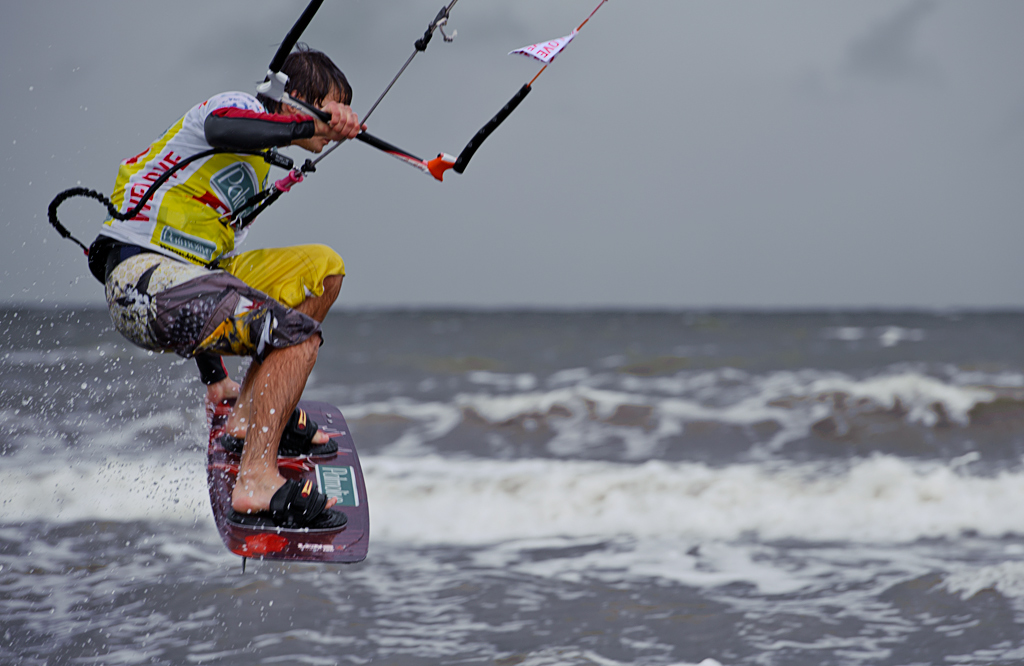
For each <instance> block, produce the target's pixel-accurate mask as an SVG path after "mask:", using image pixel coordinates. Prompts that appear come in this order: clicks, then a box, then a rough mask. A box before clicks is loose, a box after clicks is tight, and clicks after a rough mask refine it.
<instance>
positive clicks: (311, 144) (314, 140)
mask: <svg viewBox="0 0 1024 666" xmlns="http://www.w3.org/2000/svg"><path fill="white" fill-rule="evenodd" d="M293 97H295V99H297V100H299V101H302V102H305V101H306V100H304V99H302V97H301V96H300V95H293ZM327 101H332V102H338V103H341V94H340V93H339V92H338V89H337V88H331V92H330V94H329V95H327V97H326V98H325V99H324V102H327ZM321 106H322V105H321ZM282 113H284V114H285V115H299V116H304V115H306V114H305V113H304V112H302V111H299V110H298V109H296V108H295V107H294V106H291V105H289V104H285V105H283V106H282ZM330 142H331V140H330V139H328V138H326V137H322V136H313V137H310V138H308V139H299V140H298V141H296V142H295V143H294V145H296V146H299V147H300V148H305V149H306V150H308V151H309V152H311V153H319V152H320V151H322V150H323V149H324V147H325V146H326V145H327V144H329V143H330Z"/></svg>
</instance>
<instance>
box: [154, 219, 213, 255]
mask: <svg viewBox="0 0 1024 666" xmlns="http://www.w3.org/2000/svg"><path fill="white" fill-rule="evenodd" d="M160 243H161V244H162V245H165V246H167V247H169V248H171V249H176V250H180V251H182V252H185V253H187V254H190V255H192V256H195V257H200V258H201V259H202V260H203V261H205V262H207V263H209V261H210V260H211V259H213V253H214V252H216V251H217V244H216V243H212V242H210V241H208V240H205V239H203V238H197V237H195V236H190V235H189V234H186V233H183V232H181V231H178V230H177V229H175V228H174V227H163V228H162V229H161V230H160Z"/></svg>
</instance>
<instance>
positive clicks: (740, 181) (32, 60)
mask: <svg viewBox="0 0 1024 666" xmlns="http://www.w3.org/2000/svg"><path fill="white" fill-rule="evenodd" d="M305 4H306V2H305V1H304V0H288V1H282V0H230V1H229V0H218V1H216V2H211V1H210V0H201V1H200V0H176V1H175V2H140V1H139V0H133V1H131V2H129V1H113V0H109V1H107V0H103V1H100V0H96V1H90V2H81V1H77V0H52V1H51V0H35V1H33V2H5V3H4V5H3V8H2V9H0V16H2V20H0V51H2V54H3V60H2V62H3V65H2V67H0V82H2V90H3V93H2V95H0V114H2V118H3V124H2V128H0V145H2V146H3V147H4V150H3V157H2V158H0V159H2V165H3V178H2V180H0V192H2V196H0V230H2V232H3V243H2V247H0V257H2V259H3V261H2V264H0V275H2V281H3V288H2V290H0V299H2V300H3V301H5V302H8V303H39V302H41V301H42V302H44V303H53V302H54V301H67V302H74V303H91V304H98V303H101V302H102V293H101V292H102V290H101V288H100V286H99V285H98V284H97V283H96V282H95V281H94V280H93V279H92V278H91V277H90V276H89V275H88V273H87V271H86V266H85V261H84V258H83V257H82V255H81V252H80V251H79V250H77V249H76V247H75V246H74V245H72V244H71V243H70V242H68V241H64V240H61V239H60V238H59V236H58V235H57V234H56V233H55V232H54V231H53V230H52V229H51V228H50V227H49V225H48V224H47V223H46V206H47V204H48V203H49V201H50V199H51V198H52V197H53V196H54V195H55V194H57V192H59V191H61V190H63V189H65V188H68V187H72V186H75V185H76V184H79V183H81V184H82V185H84V186H87V187H92V188H94V189H99V190H101V191H104V192H107V193H109V191H110V189H111V188H112V187H113V181H114V176H115V174H116V169H117V164H118V162H119V161H120V160H122V159H124V158H126V157H129V156H131V155H134V154H136V153H138V152H139V151H140V150H142V149H144V148H145V147H146V146H147V145H148V143H149V141H151V140H152V139H153V138H155V137H156V136H157V135H158V134H159V133H160V132H162V131H163V130H164V129H165V128H166V127H167V126H168V125H170V124H171V123H173V122H174V121H175V120H177V119H178V118H179V117H180V116H181V115H182V114H184V112H185V111H186V110H188V108H189V107H191V106H192V105H194V104H196V103H197V102H200V101H202V100H203V99H205V98H206V97H209V96H210V95H212V94H215V93H217V92H220V91H223V90H245V91H250V92H251V91H252V90H253V88H254V83H255V81H257V80H259V79H261V78H262V74H263V73H264V72H265V70H266V66H267V64H268V63H269V61H270V58H271V57H272V56H273V53H274V51H275V48H276V45H277V44H278V43H279V42H280V41H281V39H282V38H283V37H284V34H285V32H286V31H287V29H288V28H289V27H290V26H291V24H292V22H293V21H294V20H295V18H297V16H298V15H299V13H300V12H301V11H302V9H303V7H304V6H305ZM596 4H597V0H514V1H513V0H507V1H506V0H500V1H498V0H462V1H461V2H460V3H459V4H458V5H457V6H456V7H455V9H454V11H453V13H452V20H451V26H450V27H451V28H454V29H457V30H458V38H457V39H456V40H455V42H454V43H452V44H445V43H443V42H441V40H440V39H438V40H435V41H434V42H433V43H432V44H431V46H430V48H429V49H428V50H427V52H426V53H424V54H421V55H420V56H418V57H417V58H416V60H415V61H414V63H413V65H412V67H411V68H410V69H409V71H408V72H407V73H406V75H405V76H404V77H403V78H402V79H401V80H400V81H399V83H398V85H397V86H396V87H395V89H394V90H393V91H392V93H391V94H390V95H389V97H388V98H387V99H385V101H384V102H383V104H382V105H381V107H380V109H379V110H378V111H377V112H376V113H375V114H374V117H373V118H372V119H371V122H370V129H371V131H372V132H373V133H375V134H377V135H378V136H380V137H381V138H384V139H386V140H389V141H391V142H393V143H395V144H397V145H399V146H402V147H403V148H405V149H407V150H409V151H411V152H413V153H416V154H419V155H422V156H424V157H428V158H429V157H432V156H433V155H435V154H436V153H438V152H440V151H445V152H449V153H455V154H457V153H458V152H459V151H460V150H461V149H462V147H463V146H464V145H465V143H466V141H467V140H468V139H469V138H470V137H471V136H472V135H473V134H474V133H475V132H476V130H477V129H478V128H479V127H480V126H481V125H482V124H483V123H484V122H485V121H486V120H487V119H488V118H490V117H491V116H492V115H493V114H494V113H495V112H496V111H497V110H498V109H499V108H500V107H501V106H502V105H503V104H504V103H505V102H506V101H507V99H508V98H509V97H511V96H512V94H513V93H514V92H515V91H516V90H517V89H518V88H519V86H521V85H522V84H523V83H525V82H526V81H528V80H529V79H530V78H531V77H532V76H533V74H534V73H535V72H536V71H537V69H538V66H537V65H536V64H535V63H534V62H533V61H529V60H526V59H525V58H520V57H511V56H507V55H506V53H507V52H508V51H510V50H511V49H513V48H517V47H520V46H524V45H526V44H529V43H532V42H538V41H542V40H546V39H550V38H554V37H558V36H561V35H564V34H567V33H568V32H569V31H570V30H571V29H572V28H574V27H575V26H576V25H577V24H578V23H579V22H580V21H581V20H583V18H585V17H586V16H587V14H589V13H590V11H591V10H592V9H593V8H594V6H595V5H596ZM440 5H441V0H430V1H429V2H428V1H427V0H389V1H388V2H375V1H371V0H327V2H325V3H324V6H323V8H322V9H321V10H320V13H319V14H318V15H317V17H316V19H315V21H314V23H313V24H312V26H310V28H309V29H308V30H307V32H306V33H305V35H304V37H303V39H304V41H306V42H307V43H309V44H310V45H311V46H313V47H314V48H318V49H321V50H323V51H326V52H327V53H328V54H329V55H330V56H331V57H332V58H333V59H334V60H335V61H336V62H337V63H338V64H339V65H340V66H341V68H342V69H343V70H344V71H345V72H346V74H347V75H348V77H349V79H350V81H351V82H352V84H353V87H354V88H355V99H354V104H353V106H354V108H355V110H356V111H357V112H358V113H360V114H364V113H365V112H366V110H367V109H368V107H369V105H370V104H371V103H372V101H373V100H374V99H375V98H376V96H377V95H378V94H379V92H380V91H381V90H382V89H383V87H384V85H385V84H386V83H387V82H388V80H389V79H390V77H391V76H392V75H393V74H394V73H395V72H396V71H397V69H398V67H399V66H400V65H401V64H402V62H403V61H404V60H405V58H406V57H407V56H408V54H409V53H410V52H411V50H412V43H413V41H414V40H415V39H416V38H417V37H418V36H419V35H420V34H422V32H423V29H424V28H425V27H426V24H427V23H428V22H429V21H430V19H432V18H433V16H434V14H435V13H436V12H437V9H438V7H440ZM1022 30H1024V2H1020V0H1001V1H999V0H976V1H972V2H954V1H952V0H950V1H935V2H932V1H929V0H906V1H904V0H858V1H856V2H854V1H852V0H848V1H844V2H837V1H832V0H773V1H772V2H753V1H750V2H741V1H738V0H737V1H734V2H722V1H721V0H685V1H684V0H611V1H610V2H609V3H608V4H606V5H605V6H604V7H603V8H602V9H601V10H600V11H599V12H598V13H597V15H596V16H595V17H594V19H593V20H592V21H591V22H590V23H589V24H588V25H587V26H586V28H584V30H583V31H582V32H581V33H580V35H579V37H577V39H576V40H575V41H574V42H573V43H572V44H571V45H570V46H569V48H568V49H567V50H566V51H565V52H564V53H563V54H562V55H561V56H560V57H559V58H558V60H557V61H556V62H555V64H554V65H553V66H551V67H550V68H549V69H548V71H547V72H545V73H544V75H543V76H542V77H541V78H540V79H539V80H538V81H537V84H536V85H535V86H534V91H533V93H532V94H531V95H530V96H529V97H528V98H527V99H526V101H524V103H523V104H522V105H521V106H520V107H519V109H518V110H517V111H516V112H515V113H514V114H513V115H512V116H511V117H510V118H509V120H507V121H506V122H505V124H504V125H502V127H501V128H500V129H499V130H498V131H497V132H496V133H495V134H494V135H493V136H492V137H491V138H490V139H489V140H488V142H487V143H486V144H485V145H484V146H483V148H481V149H480V151H479V152H478V153H477V155H476V157H475V158H474V160H473V162H472V164H471V165H470V167H469V168H468V169H467V170H466V173H465V174H463V175H461V176H460V175H458V174H454V173H451V172H450V173H449V175H448V176H447V177H446V182H444V183H443V184H442V183H436V182H434V181H433V180H432V179H430V178H428V177H425V176H424V175H422V174H420V173H418V172H417V171H415V170H413V169H411V168H409V167H407V166H405V165H403V164H401V163H400V162H398V161H396V160H394V159H392V158H390V157H387V156H385V155H383V154H381V153H378V152H376V151H374V150H372V149H370V148H368V147H366V146H364V145H360V144H353V145H346V146H343V147H342V148H340V149H339V150H338V151H336V152H335V153H334V154H333V155H331V156H330V157H329V158H328V159H327V160H325V161H324V162H323V164H322V165H321V168H320V170H319V171H318V172H317V173H316V174H314V175H312V176H311V177H310V178H309V179H308V180H307V181H306V182H305V183H302V184H301V185H299V186H297V187H296V188H295V189H294V190H293V191H292V192H291V193H290V194H287V195H285V196H284V197H282V199H281V200H280V201H279V202H278V203H277V204H276V205H275V206H274V208H273V209H271V211H270V212H269V213H267V214H265V215H264V216H263V217H262V218H261V219H260V220H259V222H258V223H257V225H255V227H254V230H253V232H252V233H251V234H250V235H249V240H248V241H247V242H246V244H245V245H244V246H243V249H253V248H256V247H264V246H273V245H285V244H290V243H297V242H323V243H327V244H329V245H331V246H332V247H334V248H336V249H337V250H338V251H339V252H340V253H341V254H342V256H343V257H344V258H345V260H346V264H347V267H348V277H347V278H346V280H345V287H344V289H343V290H342V295H341V299H340V300H339V305H341V306H342V307H344V306H436V305H452V306H471V307H477V306H485V307H506V306H538V307H561V306H568V307H593V306H625V307H707V306H711V307H747V306H750V307H760V308H772V307H831V308H834V307H872V306H881V307H902V306H909V307H924V308H933V307H938V308H942V307H1013V308H1019V307H1022V306H1024V265H1022V262H1021V259H1020V253H1021V248H1022V247H1024V224H1022V219H1021V218H1022V211H1024V184H1022V176H1024V76H1022V75H1021V74H1022V63H1024V39H1021V34H1022ZM293 154H294V155H295V156H297V157H298V156H300V155H301V151H299V150H297V149H293ZM280 173H281V172H280V171H277V170H275V172H274V175H278V174H280ZM61 212H62V217H63V219H64V221H65V223H66V224H67V225H68V226H69V227H70V228H71V229H72V231H73V232H74V233H75V234H76V235H77V236H78V237H79V238H81V239H83V240H85V241H86V242H89V241H91V239H92V238H93V237H94V236H95V232H96V229H97V227H98V224H99V222H100V221H101V220H102V218H103V210H102V208H101V207H100V206H99V204H96V203H94V202H83V203H82V204H80V205H79V204H68V205H65V206H64V207H63V208H62V209H61Z"/></svg>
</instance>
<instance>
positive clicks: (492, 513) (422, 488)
mask: <svg viewBox="0 0 1024 666" xmlns="http://www.w3.org/2000/svg"><path fill="white" fill-rule="evenodd" d="M188 456H189V457H188V458H186V459H183V460H182V461H180V462H166V461H160V460H156V459H154V458H149V459H141V460H134V461H133V460H125V461H121V462H117V463H102V464H100V463H91V464H85V463H83V464H79V465H76V466H74V467H33V468H31V469H26V468H20V469H19V468H12V467H8V468H6V469H4V470H3V471H2V472H0V514H2V516H3V518H2V520H3V522H6V523H12V522H20V521H27V520H45V521H53V522H67V521H76V520H113V521H123V520H155V521H180V522H195V521H197V520H205V521H209V519H210V518H209V516H210V514H209V500H208V497H207V491H206V474H205V469H204V467H203V460H202V455H201V454H200V453H198V452H194V453H190V454H188ZM363 465H364V469H365V475H366V483H367V490H368V495H369V505H370V513H371V521H372V525H373V535H374V538H375V539H378V540H387V541H392V542H411V543H424V544H431V543H441V544H485V543H495V542H501V541H506V540H513V539H531V538H544V537H558V536H569V537H584V536H598V537H615V536H621V535H625V536H632V537H637V538H652V537H658V538H661V537H672V538H681V539H714V540H729V539H736V538H739V537H741V536H743V535H744V534H750V533H754V534H757V535H759V536H760V537H761V538H762V539H783V538H794V539H802V540H809V541H831V540H839V541H863V542H907V541H913V540H916V539H919V538H923V537H953V536H956V535H959V534H961V533H962V532H964V531H967V530H971V531H974V532H977V533H978V534H981V535H983V536H993V537H994V536H1001V535H1005V534H1024V515H1022V514H1021V512H1020V511H1019V507H1020V506H1021V505H1022V504H1024V473H1021V472H1016V473H1010V472H1004V473H1002V474H999V475H997V476H994V477H984V478H983V477H972V476H967V475H965V474H964V472H963V469H962V466H961V465H958V464H953V465H940V464H918V463H911V462H908V461H906V460H903V459H899V458H895V457H888V456H877V457H873V458H870V459H865V460H860V461H856V462H854V463H852V464H851V465H850V466H849V468H848V469H847V470H846V471H844V472H841V473H825V472H823V471H821V470H820V469H818V468H814V467H810V466H791V467H788V468H779V469H769V468H767V467H764V466H759V465H755V464H749V465H732V466H729V467H724V468H712V467H708V466H705V465H702V464H693V463H679V464H669V463H664V462H647V463H644V464H641V465H627V464H616V463H599V462H576V461H561V460H548V459H533V460H517V461H496V460H452V459H445V458H441V457H437V456H428V457H418V458H410V457H395V456H375V457H367V458H365V459H364V460H363Z"/></svg>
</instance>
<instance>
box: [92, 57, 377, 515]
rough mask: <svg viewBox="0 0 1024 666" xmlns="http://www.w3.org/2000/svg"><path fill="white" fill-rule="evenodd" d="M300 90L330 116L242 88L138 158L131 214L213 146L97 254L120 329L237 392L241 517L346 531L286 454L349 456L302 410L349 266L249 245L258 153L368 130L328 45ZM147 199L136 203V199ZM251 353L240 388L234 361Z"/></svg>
mask: <svg viewBox="0 0 1024 666" xmlns="http://www.w3.org/2000/svg"><path fill="white" fill-rule="evenodd" d="M281 71H283V72H284V73H285V74H287V75H288V87H287V91H288V93H289V94H290V95H291V96H292V97H293V98H296V99H298V100H300V101H302V102H305V103H307V104H310V105H311V106H314V107H317V108H320V109H322V110H323V111H325V112H327V113H329V114H330V116H331V118H330V122H323V121H321V120H320V119H317V118H312V117H310V116H308V115H305V114H303V113H302V112H300V111H298V110H297V109H295V108H293V107H291V106H289V105H286V104H282V103H280V102H277V101H275V100H271V99H267V98H263V96H260V97H259V98H257V97H253V96H251V95H249V94H246V93H241V92H227V93H221V94H219V95H215V96H213V97H211V98H210V99H208V100H206V101H204V102H202V103H200V104H197V105H196V106H194V107H193V108H192V109H191V110H189V111H188V113H186V114H185V115H184V116H183V117H182V118H181V119H180V120H179V121H178V122H176V123H175V124H174V125H172V126H171V127H170V129H168V130H167V131H166V132H165V133H164V134H163V135H162V136H160V138H158V139H157V140H156V141H155V142H154V143H153V144H152V145H150V146H149V148H147V149H146V150H145V151H143V152H142V153H140V154H138V155H136V156H135V157H132V158H130V159H127V160H125V161H124V162H122V163H121V166H120V169H119V171H118V176H117V181H116V185H115V189H114V194H113V196H112V197H111V200H112V202H113V204H114V206H116V207H117V208H118V210H120V211H121V212H124V211H127V210H130V209H131V208H132V206H134V205H135V203H138V202H139V201H141V199H142V196H143V193H144V192H145V191H146V190H147V189H148V188H149V186H150V184H151V183H152V182H153V181H154V180H155V179H156V178H158V177H159V176H160V174H162V173H164V172H166V171H167V170H168V169H169V168H171V167H172V166H173V165H174V164H176V163H178V162H179V161H180V160H182V159H184V158H187V157H188V156H190V155H194V154H196V153H199V152H201V151H203V150H208V149H210V148H219V149H228V151H229V152H220V153H216V154H212V155H210V156H209V157H206V158H205V159H202V160H196V161H194V162H193V163H191V164H189V165H188V167H187V168H184V169H181V170H180V171H178V172H177V173H174V174H173V177H172V178H170V180H168V181H167V182H166V183H165V184H164V185H163V186H162V187H161V188H160V189H159V190H158V191H157V192H156V193H155V195H154V196H153V197H152V199H150V200H149V201H148V203H147V205H146V206H144V207H143V208H142V209H141V210H140V211H139V212H138V214H137V215H136V216H135V217H133V218H132V219H129V220H124V221H121V220H117V219H113V218H111V219H108V220H106V221H105V222H104V223H103V227H102V230H101V231H100V234H99V236H98V237H97V238H96V240H95V241H94V242H93V244H92V247H90V249H89V268H90V270H91V272H92V273H93V275H95V276H96V277H97V279H99V280H100V281H101V282H103V283H104V285H105V291H106V300H107V305H108V307H109V309H110V315H111V318H112V319H113V322H114V326H115V327H116V328H117V330H118V331H119V332H120V333H121V334H122V335H124V336H125V337H126V338H128V339H129V340H131V341H132V342H133V343H135V344H137V345H139V346H140V347H143V348H146V349H151V350H156V351H173V352H176V353H177V354H180V355H181V356H184V357H194V358H196V359H197V362H198V364H199V367H200V374H201V376H202V379H203V381H204V383H206V384H207V386H208V388H207V399H208V400H210V401H212V402H214V403H215V404H217V403H220V402H221V401H222V400H225V399H228V398H232V397H236V398H237V401H236V406H235V408H234V410H233V411H232V413H231V415H230V418H229V420H228V424H227V432H226V434H225V435H224V436H223V437H222V438H221V443H222V444H223V445H224V446H225V448H227V449H229V450H236V451H241V461H240V464H239V472H238V480H237V483H236V485H235V488H234V492H233V495H232V508H233V509H234V513H233V514H232V516H231V520H232V521H234V522H237V523H240V524H245V525H277V526H283V527H314V528H334V527H339V526H340V525H343V524H344V523H345V520H346V518H345V516H344V514H342V513H341V512H340V511H338V510H335V509H332V508H331V507H332V506H334V504H335V503H336V501H337V500H336V499H334V498H328V497H326V496H325V495H323V494H321V493H319V492H318V491H317V490H316V489H315V488H312V487H311V485H312V484H308V483H307V484H305V485H302V484H299V483H298V482H296V481H291V480H288V481H286V480H285V478H284V477H283V476H281V474H280V473H279V471H278V466H277V457H278V455H304V454H312V455H316V454H318V453H326V452H328V449H330V451H333V450H336V448H332V447H335V445H334V444H333V443H332V442H330V440H329V439H328V438H327V436H326V435H325V434H324V433H322V432H318V431H317V427H316V424H313V423H312V422H310V421H309V420H308V419H307V418H306V416H305V414H304V413H303V412H302V411H301V410H297V409H296V405H297V403H298V400H299V398H300V396H301V394H302V390H303V387H304V386H305V384H306V380H307V378H308V377H309V373H310V372H311V370H312V368H313V364H314V363H315V361H316V357H317V350H318V348H319V346H320V345H321V344H322V342H323V340H322V336H321V332H320V323H321V322H322V321H323V319H324V317H325V316H326V314H327V311H328V309H329V308H330V307H331V305H332V304H333V303H334V300H335V299H336V298H337V296H338V292H339V290H340V289H341V283H342V279H343V277H344V275H345V265H344V262H343V261H342V259H341V257H340V256H339V255H338V254H337V253H336V252H335V251H334V250H332V249H331V248H329V247H327V246H324V245H302V246H295V247H286V248H271V249H262V250H253V251H249V252H240V253H236V252H235V249H236V247H237V245H238V244H240V243H241V242H242V240H243V239H244V237H245V234H246V231H247V229H245V228H238V225H237V223H236V222H234V221H236V220H239V219H241V217H242V216H243V214H244V212H245V210H246V208H247V207H248V206H251V203H250V202H251V201H252V197H253V196H254V195H257V194H258V193H259V192H262V191H263V190H264V189H265V188H266V187H267V175H268V171H269V165H268V164H267V163H266V161H265V160H264V159H263V158H262V157H260V156H257V155H253V154H242V153H234V152H230V151H235V150H237V151H254V150H260V149H265V148H275V147H282V146H287V145H296V146H300V147H302V148H304V149H306V150H308V151H311V152H314V153H319V152H320V151H321V150H322V149H323V148H324V146H326V145H327V144H328V143H329V142H331V141H342V140H345V139H352V138H354V137H355V136H356V135H357V134H358V133H359V132H360V131H361V130H362V129H365V127H364V126H361V125H360V123H359V120H358V118H357V116H356V114H355V113H354V112H353V111H352V109H351V108H350V107H349V104H350V102H351V99H352V89H351V87H350V86H349V84H348V81H347V80H346V78H345V76H344V74H343V73H342V72H341V70H339V69H338V67H337V66H336V65H335V64H334V63H333V62H331V60H330V59H329V58H328V57H327V56H326V55H324V54H323V53H320V52H318V51H314V50H311V49H308V48H306V47H300V49H299V50H298V51H295V52H293V53H291V55H289V56H288V58H287V59H286V60H285V63H284V65H283V67H282V69H281ZM133 202H134V203H133ZM224 355H238V356H249V357H251V358H252V363H251V365H250V366H249V369H248V372H247V374H246V375H245V378H244V380H243V382H242V385H241V387H239V386H238V385H237V384H236V383H235V382H234V381H233V380H231V379H230V378H229V377H228V376H227V373H226V371H225V369H224V364H223V362H222V361H221V359H220V357H221V356H224Z"/></svg>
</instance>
